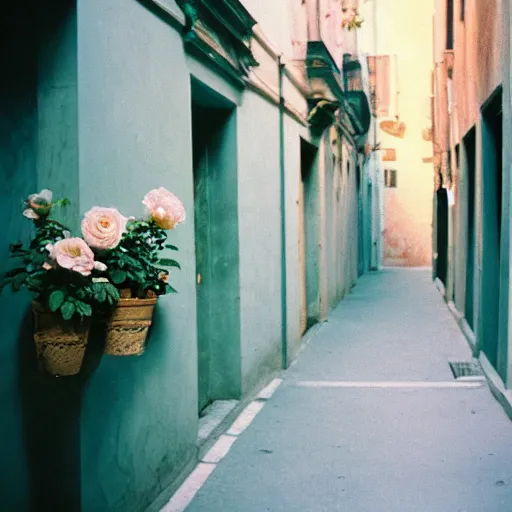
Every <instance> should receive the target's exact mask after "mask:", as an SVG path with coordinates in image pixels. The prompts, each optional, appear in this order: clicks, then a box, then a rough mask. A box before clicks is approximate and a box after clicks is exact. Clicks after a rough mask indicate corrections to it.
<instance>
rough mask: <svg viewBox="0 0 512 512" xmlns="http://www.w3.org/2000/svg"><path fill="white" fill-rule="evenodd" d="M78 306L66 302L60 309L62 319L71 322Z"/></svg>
mask: <svg viewBox="0 0 512 512" xmlns="http://www.w3.org/2000/svg"><path fill="white" fill-rule="evenodd" d="M75 311H76V306H75V305H74V304H73V303H72V302H64V304H62V306H61V308H60V312H61V313H62V318H64V320H71V317H72V316H73V315H74V314H75Z"/></svg>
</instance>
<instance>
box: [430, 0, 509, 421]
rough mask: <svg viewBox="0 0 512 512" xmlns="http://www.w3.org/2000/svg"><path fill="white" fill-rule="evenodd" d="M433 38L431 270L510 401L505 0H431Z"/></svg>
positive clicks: (496, 387) (498, 390) (500, 393)
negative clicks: (432, 243) (434, 1)
mask: <svg viewBox="0 0 512 512" xmlns="http://www.w3.org/2000/svg"><path fill="white" fill-rule="evenodd" d="M434 41H435V46H434V59H435V63H434V65H435V71H434V73H433V113H434V151H435V158H434V171H435V194H434V212H435V216H434V221H435V222H434V224H435V228H436V229H435V231H434V247H435V248H434V255H435V257H434V278H435V279H436V280H437V282H438V284H439V285H440V288H441V289H442V290H443V291H444V293H445V296H446V300H447V302H448V304H449V305H450V307H451V309H452V311H453V312H454V314H455V315H456V318H457V319H458V321H459V322H460V325H461V328H462V329H463V331H464V333H465V334H466V337H467V338H468V340H469V342H470V344H471V346H472V348H473V351H474V355H475V356H478V357H479V358H480V360H481V362H482V365H483V367H484V369H485V370H486V373H487V375H488V376H489V377H490V378H491V382H492V383H493V384H494V385H493V389H494V391H495V392H496V394H497V396H498V397H499V398H500V400H501V401H502V403H504V404H509V402H510V392H509V391H508V390H509V389H510V387H511V386H512V371H511V370H512V366H511V359H510V354H511V351H510V348H509V347H510V340H511V337H510V335H509V328H510V327H509V316H510V313H509V304H510V301H509V293H510V279H509V276H510V270H509V266H510V164H511V156H510V142H509V141H508V137H507V136H506V134H507V129H508V128H509V127H510V126H509V125H510V122H511V121H510V119H511V112H510V108H511V107H510V4H509V2H507V1H504V2H501V1H498V0H496V1H489V2H485V3H482V2H478V1H476V0H466V1H462V0H438V1H437V2H436V12H435V16H434ZM504 134H505V136H504ZM507 408H508V410H509V411H510V406H509V405H507Z"/></svg>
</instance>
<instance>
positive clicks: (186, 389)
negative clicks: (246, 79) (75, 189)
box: [78, 0, 197, 511]
mask: <svg viewBox="0 0 512 512" xmlns="http://www.w3.org/2000/svg"><path fill="white" fill-rule="evenodd" d="M78 50H79V51H78V76H79V83H78V98H79V104H78V107H79V112H80V117H79V130H78V131H79V168H80V176H79V183H80V204H81V208H82V210H87V209H88V208H90V207H92V206H94V205H103V206H112V205H115V206H116V207H118V208H119V209H120V210H121V212H123V213H124V214H125V215H140V214H141V213H142V211H143V207H142V204H141V201H142V197H143V195H144V193H145V192H146V191H148V190H150V189H151V188H154V187H159V186H164V187H166V188H168V189H169V190H171V191H172V192H173V193H175V194H176V195H177V196H178V197H180V198H181V199H182V201H183V202H184V204H185V207H186V209H187V212H188V214H189V215H188V218H187V221H186V222H185V223H184V224H183V225H181V226H179V227H178V228H177V229H176V231H174V232H172V233H171V235H170V237H171V240H172V243H173V244H176V245H177V246H178V247H179V248H180V252H179V253H178V256H179V261H180V263H181V265H182V270H181V271H177V272H172V274H171V280H172V283H173V285H174V286H175V287H176V288H177V289H178V290H179V294H177V295H171V296H166V297H164V298H161V299H160V300H159V304H158V308H157V311H156V315H155V318H154V324H153V328H152V332H151V337H150V340H149V346H148V349H147V351H146V353H145V354H144V356H143V357H140V358H115V357H107V356H104V357H103V358H102V359H101V361H100V362H99V364H98V366H97V368H96V369H95V371H94V374H93V375H91V378H90V380H89V382H88V384H87V386H86V388H85V389H84V397H83V407H82V418H81V439H80V444H81V454H82V461H81V468H82V489H83V490H84V493H83V497H82V508H83V510H119V511H126V510H142V509H144V507H146V506H148V505H149V504H150V502H151V500H152V499H154V498H155V496H156V495H158V494H159V492H160V491H162V490H163V489H164V488H165V486H166V485H168V484H169V483H170V481H172V479H173V476H174V477H175V476H176V472H177V471H178V470H180V469H181V466H182V465H183V463H184V461H186V460H187V458H188V457H190V456H191V455H192V454H193V453H194V449H195V441H196V432H197V355H196V349H197V348H196V322H195V315H196V312H195V311H196V304H195V256H194V217H193V182H192V172H191V170H192V140H191V133H192V131H191V114H190V79H189V74H188V70H187V67H186V60H185V56H184V54H183V51H182V45H181V37H180V35H179V33H177V32H176V31H175V30H174V29H172V28H170V27H169V26H168V25H167V24H165V23H164V22H163V21H162V20H161V19H159V18H158V17H157V16H155V15H154V14H153V13H151V12H149V11H148V10H146V8H145V7H144V6H143V5H141V4H140V3H138V2H128V3H127V2H124V1H122V0H109V2H103V1H100V0H92V1H88V2H80V3H79V7H78Z"/></svg>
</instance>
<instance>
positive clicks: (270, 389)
mask: <svg viewBox="0 0 512 512" xmlns="http://www.w3.org/2000/svg"><path fill="white" fill-rule="evenodd" d="M281 382H283V379H274V380H273V381H272V382H271V383H270V384H269V385H268V386H267V387H266V388H263V389H262V390H261V391H260V394H259V395H258V396H257V397H256V398H257V399H259V400H269V399H270V398H272V395H273V394H274V392H275V390H276V389H277V388H278V387H279V385H280V384H281Z"/></svg>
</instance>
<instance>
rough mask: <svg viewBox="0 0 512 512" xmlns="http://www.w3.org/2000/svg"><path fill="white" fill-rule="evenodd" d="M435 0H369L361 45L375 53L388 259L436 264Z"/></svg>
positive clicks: (389, 261) (372, 55) (408, 263)
mask: <svg viewBox="0 0 512 512" xmlns="http://www.w3.org/2000/svg"><path fill="white" fill-rule="evenodd" d="M433 8H434V4H433V0H425V1H424V0H422V1H411V0H367V1H366V2H364V3H362V5H361V7H360V10H361V16H362V18H363V19H364V20H365V21H364V23H363V26H362V28H361V30H360V31H359V35H360V39H359V49H360V51H361V52H363V53H365V54H367V55H369V62H370V71H371V76H372V89H373V90H372V93H373V97H374V101H375V113H376V115H377V116H378V130H377V134H376V141H377V142H378V143H379V145H380V150H381V156H382V160H383V165H384V169H385V173H384V176H383V177H382V179H383V185H384V204H383V216H384V238H383V244H384V247H383V257H384V259H383V262H384V265H389V266H406V267H411V266H430V265H431V230H432V227H431V226H432V204H431V203H432V202H431V196H430V189H431V182H432V177H431V167H432V165H431V163H430V162H431V158H432V147H431V142H430V139H429V136H430V132H431V124H432V120H431V107H430V100H429V98H430V74H431V68H432V65H431V55H432V24H431V18H432V13H433Z"/></svg>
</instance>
